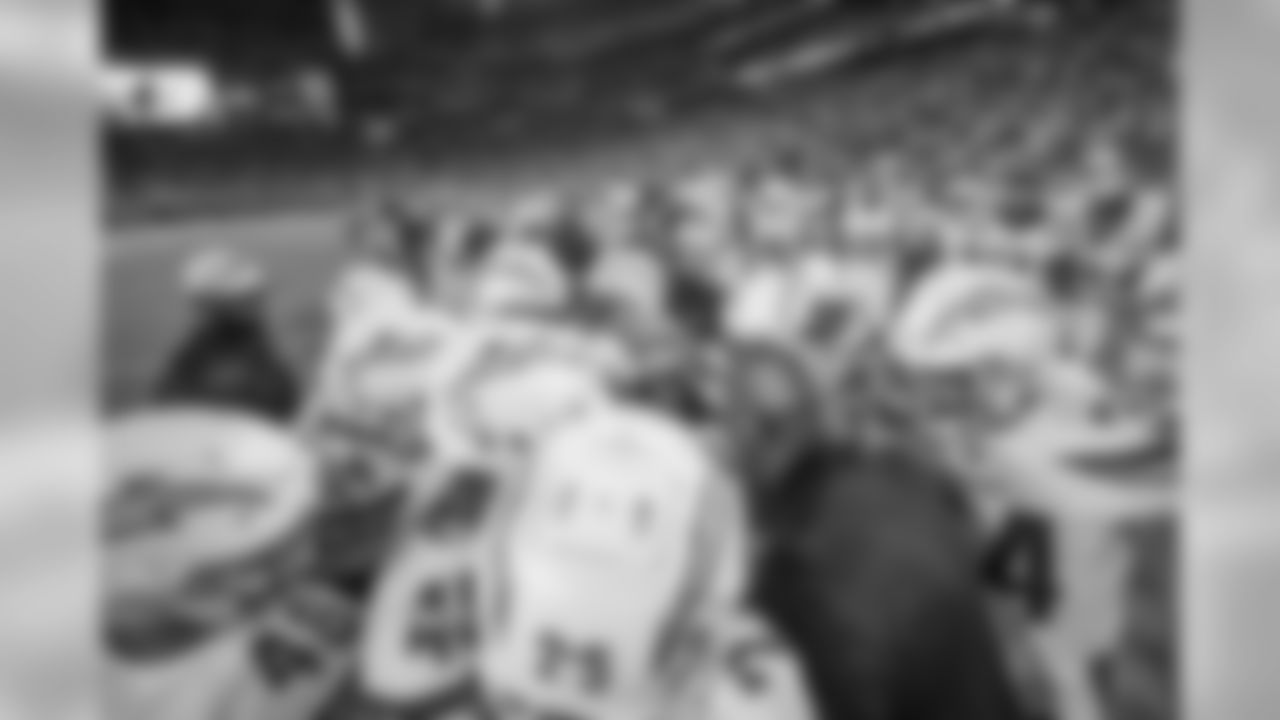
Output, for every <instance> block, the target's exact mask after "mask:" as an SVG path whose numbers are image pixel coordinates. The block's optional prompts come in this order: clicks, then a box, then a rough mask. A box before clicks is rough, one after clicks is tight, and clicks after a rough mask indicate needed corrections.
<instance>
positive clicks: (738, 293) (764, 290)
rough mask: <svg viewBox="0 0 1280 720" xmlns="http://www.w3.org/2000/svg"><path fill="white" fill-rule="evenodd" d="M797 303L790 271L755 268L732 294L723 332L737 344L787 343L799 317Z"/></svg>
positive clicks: (778, 268)
mask: <svg viewBox="0 0 1280 720" xmlns="http://www.w3.org/2000/svg"><path fill="white" fill-rule="evenodd" d="M800 300H801V297H800V296H798V294H797V292H796V287H795V276H794V275H793V273H792V272H791V268H789V267H787V266H783V265H768V266H763V267H757V268H754V270H753V271H752V272H750V273H749V274H747V275H746V276H745V277H744V278H742V279H741V281H740V282H739V283H737V284H736V285H735V286H734V288H733V290H732V294H731V295H730V297H729V308H728V312H727V313H726V332H727V333H728V334H729V335H730V336H731V337H734V338H736V339H738V340H763V341H770V340H786V339H789V338H791V337H793V336H794V331H795V329H796V328H797V326H798V324H799V320H800V318H801V317H802V308H803V305H802V303H801V302H800Z"/></svg>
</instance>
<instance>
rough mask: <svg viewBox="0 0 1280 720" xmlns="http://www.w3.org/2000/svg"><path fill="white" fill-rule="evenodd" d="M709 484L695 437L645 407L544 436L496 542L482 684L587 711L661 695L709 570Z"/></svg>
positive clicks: (598, 712) (714, 472) (525, 699)
mask: <svg viewBox="0 0 1280 720" xmlns="http://www.w3.org/2000/svg"><path fill="white" fill-rule="evenodd" d="M717 486H727V483H726V482H725V479H724V478H723V477H722V476H721V474H720V469H719V468H718V467H717V466H716V463H715V462H714V461H713V459H712V458H711V456H710V454H709V453H708V452H707V451H706V450H705V449H704V448H703V447H702V446H701V444H700V442H699V441H698V440H697V439H695V437H694V436H693V435H692V434H691V433H690V432H689V431H688V430H686V429H685V428H683V427H682V426H680V425H678V424H677V423H675V422H673V421H670V420H668V419H667V418H665V417H663V416H661V415H659V414H656V413H650V412H647V411H642V410H638V409H627V410H622V409H619V410H617V411H615V412H610V413H597V414H594V415H591V416H589V417H586V418H584V419H583V420H582V421H581V422H579V423H571V424H569V425H566V426H563V427H562V428H561V429H560V430H559V431H557V432H555V433H553V434H552V436H551V437H549V438H547V439H546V440H545V441H544V442H543V443H541V444H540V446H539V447H538V448H537V451H536V452H535V457H534V459H533V462H532V465H531V474H530V477H529V482H528V484H527V492H526V495H525V497H524V498H523V500H522V503H521V506H520V508H518V509H517V510H516V512H515V517H514V519H513V522H512V525H511V526H510V529H509V533H508V538H507V539H506V541H504V542H503V543H502V545H501V552H500V556H501V560H500V562H499V565H498V573H499V575H498V582H499V583H500V585H499V589H498V600H497V603H498V616H497V628H496V632H495V634H494V635H493V640H492V644H491V646H490V647H489V648H488V649H487V652H486V658H485V662H484V675H485V681H486V684H487V685H488V686H489V688H490V689H491V691H492V692H494V694H495V695H496V696H498V697H500V698H512V699H514V700H515V701H517V702H518V703H524V704H529V705H532V706H534V707H537V708H541V709H546V710H559V711H567V712H579V713H581V712H586V713H587V716H590V717H600V716H605V717H611V716H615V715H616V714H617V713H620V712H622V713H625V712H627V711H628V709H631V708H635V707H640V706H645V705H646V704H648V703H652V702H655V701H656V700H657V699H658V698H661V697H663V695H664V692H663V690H662V688H661V687H658V685H660V683H661V682H662V679H661V672H662V665H663V663H664V662H667V661H668V660H667V658H669V657H670V654H671V653H673V652H678V650H679V648H680V643H681V642H682V641H687V640H688V638H682V637H681V633H680V631H679V628H681V627H686V626H687V625H681V623H688V622H691V620H690V619H689V618H687V617H685V618H682V617H681V615H682V613H684V614H688V613H696V612H697V610H696V605H697V604H698V603H700V602H704V600H703V599H701V598H699V599H694V598H691V597H690V594H691V593H693V592H695V591H694V590H693V588H695V587H697V581H698V580H699V578H698V577H697V576H698V574H699V572H700V571H707V574H708V575H710V574H713V573H714V567H713V566H709V564H708V563H710V562H711V561H709V560H707V559H706V558H705V555H704V554H705V553H709V552H713V550H710V549H709V548H708V544H709V543H708V540H709V539H710V537H712V536H714V535H715V534H716V531H715V529H714V528H709V527H708V523H709V521H710V522H713V521H714V520H711V518H714V517H717V516H714V515H713V514H712V513H711V512H710V507H711V503H712V502H714V499H715V497H716V495H715V492H716V491H715V490H714V488H716V487H717ZM719 517H720V518H723V517H725V516H723V515H721V516H719ZM740 519H741V518H739V520H740ZM738 561H740V562H743V563H745V559H744V558H743V557H739V558H738ZM702 580H703V581H704V582H707V581H708V579H707V578H702ZM711 582H713V581H711ZM711 582H708V584H711Z"/></svg>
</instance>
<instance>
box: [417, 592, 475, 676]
mask: <svg viewBox="0 0 1280 720" xmlns="http://www.w3.org/2000/svg"><path fill="white" fill-rule="evenodd" d="M477 595H478V593H477V592H476V586H475V580H474V579H473V578H472V577H471V576H470V575H465V574H460V575H454V576H452V577H446V578H440V579H438V580H434V581H432V582H428V583H426V584H424V585H423V586H422V588H421V589H420V590H419V593H418V602H417V608H416V609H417V610H418V614H417V616H416V618H415V623H414V626H413V629H412V630H411V631H410V632H411V634H410V640H409V642H410V646H411V647H412V648H413V649H414V650H420V651H423V652H426V653H429V654H431V655H433V656H435V657H437V658H440V659H441V660H443V661H448V660H451V659H453V658H456V657H458V656H459V655H461V654H463V653H466V652H469V651H471V650H472V649H474V648H475V646H476V644H477V643H478V642H479V634H480V633H479V628H478V627H477V622H478V619H477V618H476V608H477V603H478V597H477Z"/></svg>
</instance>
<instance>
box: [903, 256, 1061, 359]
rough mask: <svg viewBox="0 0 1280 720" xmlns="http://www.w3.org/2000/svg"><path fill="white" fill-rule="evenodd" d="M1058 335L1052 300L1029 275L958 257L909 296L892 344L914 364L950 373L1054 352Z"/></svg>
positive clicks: (923, 281)
mask: <svg viewBox="0 0 1280 720" xmlns="http://www.w3.org/2000/svg"><path fill="white" fill-rule="evenodd" d="M1056 335H1057V328H1056V326H1055V322H1054V317H1053V314H1052V312H1051V311H1050V309H1049V308H1048V306H1047V301H1046V300H1045V299H1044V297H1043V296H1042V295H1041V293H1040V292H1039V290H1038V288H1037V287H1036V285H1035V284H1034V283H1033V282H1032V281H1031V280H1030V279H1029V278H1026V277H1024V276H1023V275H1021V274H1019V273H1016V272H1014V271H1011V270H1006V269H1002V268H997V267H993V266H985V265H978V264H972V263H963V262H956V263H952V264H950V265H946V266H943V267H941V268H939V269H937V270H935V271H934V272H933V274H931V275H930V276H927V277H926V278H924V279H923V280H922V281H921V283H920V285H918V286H917V288H916V289H915V291H914V292H913V293H912V294H911V295H910V296H909V297H907V298H906V301H905V305H904V307H903V308H902V310H901V312H900V313H899V314H898V317H897V320H896V322H895V323H894V327H893V328H892V329H891V332H890V338H889V342H890V348H891V350H892V351H893V352H894V354H895V355H896V356H897V358H898V359H899V360H900V361H902V362H904V363H906V364H907V365H909V366H911V367H913V368H917V369H920V370H926V371H944V370H955V369H963V368H968V367H973V366H976V365H980V364H982V363H983V362H985V361H990V360H1008V361H1032V362H1034V361H1037V360H1038V359H1040V358H1045V357H1051V356H1052V355H1053V353H1054V352H1055V347H1056V345H1057V337H1056Z"/></svg>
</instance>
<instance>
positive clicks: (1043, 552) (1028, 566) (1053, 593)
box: [986, 515, 1058, 619]
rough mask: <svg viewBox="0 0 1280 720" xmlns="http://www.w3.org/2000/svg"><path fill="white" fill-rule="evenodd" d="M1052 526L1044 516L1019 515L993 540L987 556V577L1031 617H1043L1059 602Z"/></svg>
mask: <svg viewBox="0 0 1280 720" xmlns="http://www.w3.org/2000/svg"><path fill="white" fill-rule="evenodd" d="M1053 558H1054V538H1053V529H1052V528H1051V527H1050V526H1049V524H1048V522H1046V521H1045V520H1044V519H1043V518H1040V517H1036V516H1033V515H1017V516H1015V517H1013V518H1012V519H1010V520H1009V521H1008V522H1007V523H1006V524H1005V526H1004V528H1003V529H1002V530H1001V531H1000V533H999V534H998V535H997V536H996V537H995V539H994V540H993V541H992V543H991V546H990V549H989V550H988V553H987V557H986V565H987V567H986V570H987V577H988V579H989V580H990V581H991V582H993V583H994V584H995V586H996V587H997V588H998V589H999V590H1002V591H1005V592H1008V593H1011V594H1013V595H1014V596H1015V597H1017V598H1018V600H1019V601H1021V602H1022V603H1023V605H1024V606H1025V607H1026V609H1027V610H1028V612H1030V613H1031V616H1032V617H1033V618H1035V619H1044V618H1046V617H1048V616H1050V615H1052V614H1053V611H1054V607H1055V606H1056V604H1057V602H1058V587H1057V583H1056V581H1055V575H1056V574H1055V572H1054V562H1053Z"/></svg>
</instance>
